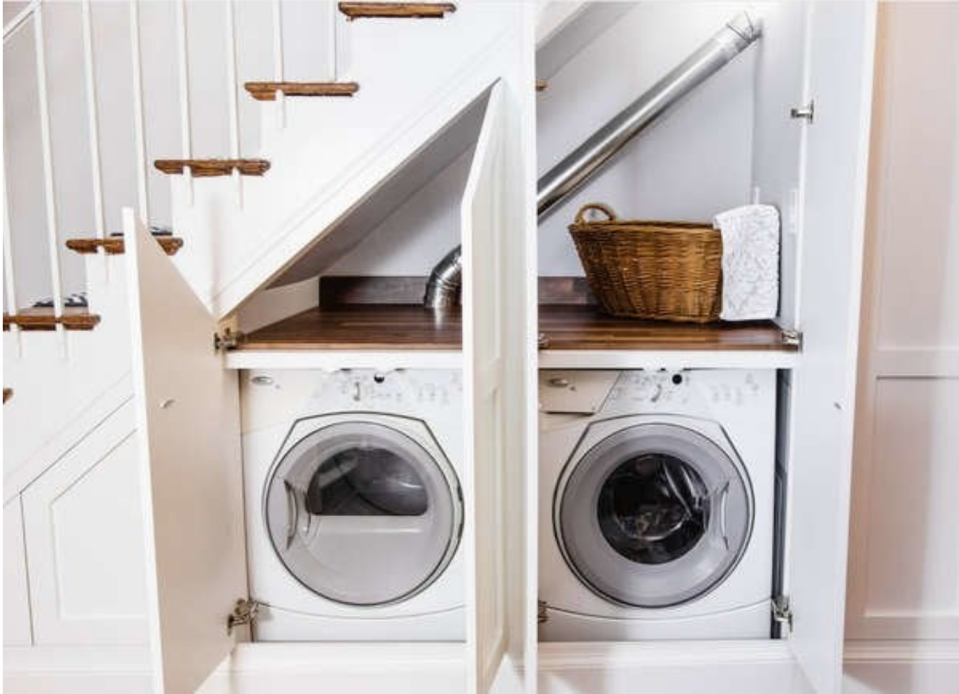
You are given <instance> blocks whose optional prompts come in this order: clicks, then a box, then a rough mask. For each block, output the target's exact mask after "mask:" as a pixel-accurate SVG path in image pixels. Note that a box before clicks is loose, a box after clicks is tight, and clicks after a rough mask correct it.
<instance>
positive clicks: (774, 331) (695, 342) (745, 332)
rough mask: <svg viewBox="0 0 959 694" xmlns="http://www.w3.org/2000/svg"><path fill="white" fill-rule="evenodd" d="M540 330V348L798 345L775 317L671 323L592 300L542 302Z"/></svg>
mask: <svg viewBox="0 0 959 694" xmlns="http://www.w3.org/2000/svg"><path fill="white" fill-rule="evenodd" d="M539 330H540V333H542V334H543V335H544V336H545V339H546V342H545V344H541V348H544V349H550V350H656V351H662V350H748V351H763V350H767V351H768V350H777V351H784V352H794V351H796V350H797V347H796V346H795V345H791V344H787V343H786V342H784V340H783V335H782V329H781V328H780V327H779V326H777V325H776V324H775V323H773V322H772V321H752V322H748V323H722V322H719V323H706V324H699V323H666V322H659V321H646V320H638V319H633V318H616V317H613V316H607V315H605V314H603V313H600V312H599V311H598V310H597V309H596V308H595V307H594V306H588V305H568V304H565V305H557V304H554V305H549V304H544V305H541V306H540V307H539Z"/></svg>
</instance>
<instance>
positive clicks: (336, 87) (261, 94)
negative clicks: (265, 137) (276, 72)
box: [243, 82, 360, 101]
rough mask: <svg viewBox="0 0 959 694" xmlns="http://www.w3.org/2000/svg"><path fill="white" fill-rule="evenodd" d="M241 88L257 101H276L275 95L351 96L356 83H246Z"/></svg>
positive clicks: (357, 85)
mask: <svg viewBox="0 0 959 694" xmlns="http://www.w3.org/2000/svg"><path fill="white" fill-rule="evenodd" d="M243 87H244V88H245V89H246V90H247V91H248V92H250V95H251V96H252V97H253V98H254V99H256V100H257V101H276V93H277V92H283V93H284V94H286V95H287V96H353V95H354V94H356V92H358V91H359V90H360V85H359V84H358V83H356V82H247V83H246V84H244V85H243Z"/></svg>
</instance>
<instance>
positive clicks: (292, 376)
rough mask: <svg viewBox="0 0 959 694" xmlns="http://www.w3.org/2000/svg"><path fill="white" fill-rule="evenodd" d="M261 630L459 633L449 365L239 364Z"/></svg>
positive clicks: (458, 437)
mask: <svg viewBox="0 0 959 694" xmlns="http://www.w3.org/2000/svg"><path fill="white" fill-rule="evenodd" d="M241 403H242V417H243V422H242V429H243V460H244V485H245V501H246V524H247V551H248V563H249V580H250V595H251V597H252V598H253V599H254V600H256V601H257V602H259V603H260V609H259V612H258V617H257V622H256V628H255V637H256V639H257V640H260V641H332V640H335V641H392V640H401V641H460V640H464V639H465V613H464V603H465V581H464V573H463V571H464V569H463V561H462V557H461V556H460V554H459V553H457V548H458V546H459V541H460V537H461V534H462V529H463V489H462V487H461V485H460V478H461V475H460V472H461V470H460V466H461V461H462V457H463V455H462V449H463V445H462V431H463V425H462V422H463V409H462V382H461V377H460V373H459V372H458V371H448V370H416V371H392V372H389V373H386V374H380V373H376V372H373V371H368V370H353V371H348V370H343V371H337V372H334V373H327V372H322V371H297V370H275V371H246V372H243V374H242V377H241Z"/></svg>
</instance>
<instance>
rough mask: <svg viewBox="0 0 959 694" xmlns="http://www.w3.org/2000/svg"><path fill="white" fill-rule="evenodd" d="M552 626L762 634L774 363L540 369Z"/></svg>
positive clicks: (614, 632)
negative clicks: (759, 366)
mask: <svg viewBox="0 0 959 694" xmlns="http://www.w3.org/2000/svg"><path fill="white" fill-rule="evenodd" d="M539 394H540V409H541V432H540V499H541V503H540V528H541V534H540V537H541V541H540V547H539V575H540V579H539V580H540V595H539V597H540V600H541V601H543V602H545V609H546V613H545V618H546V621H545V622H543V623H542V624H541V626H540V638H541V639H542V640H545V641H620V640H623V641H633V640H653V639H734V638H767V637H769V635H770V625H771V608H770V600H771V597H772V596H771V591H772V573H773V512H774V481H775V461H774V456H775V437H776V425H775V421H776V418H775V414H776V374H775V371H748V370H689V371H681V372H669V373H667V372H662V371H660V372H647V371H622V372H617V371H585V370H583V371H542V372H541V374H540V389H539Z"/></svg>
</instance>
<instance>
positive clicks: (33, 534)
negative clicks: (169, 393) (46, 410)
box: [23, 405, 147, 645]
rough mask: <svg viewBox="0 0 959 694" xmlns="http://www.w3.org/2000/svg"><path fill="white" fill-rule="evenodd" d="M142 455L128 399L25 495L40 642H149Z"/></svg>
mask: <svg viewBox="0 0 959 694" xmlns="http://www.w3.org/2000/svg"><path fill="white" fill-rule="evenodd" d="M136 456H137V449H136V444H135V435H134V434H133V433H132V413H131V412H130V406H129V405H127V406H125V407H124V409H123V410H121V411H120V413H119V414H117V415H115V416H114V417H113V418H112V419H111V420H109V421H108V422H107V423H106V424H104V425H101V427H99V428H98V429H96V430H94V431H93V432H92V433H91V434H90V435H88V436H87V437H86V438H85V439H84V440H83V441H82V442H80V444H79V445H78V446H77V447H76V448H74V449H73V450H72V451H71V452H70V453H69V454H68V455H67V456H66V457H65V458H63V459H61V460H60V461H59V462H58V464H57V465H56V466H54V467H52V468H51V469H50V470H49V471H48V472H47V473H46V474H45V475H43V476H42V477H41V478H40V479H38V480H37V481H36V482H35V483H33V484H32V485H31V486H30V487H28V488H27V489H26V491H25V492H24V494H23V506H24V526H25V534H26V542H27V547H28V550H29V551H28V566H29V574H30V594H31V599H32V607H33V628H34V634H35V641H36V643H37V644H38V645H71V644H77V645H80V644H85V645H87V644H114V643H115V644H124V645H129V644H136V643H145V642H146V639H147V629H146V618H145V613H146V580H145V571H144V561H145V560H144V554H143V551H144V550H143V521H142V510H141V502H140V496H139V477H138V467H137V458H136Z"/></svg>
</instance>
